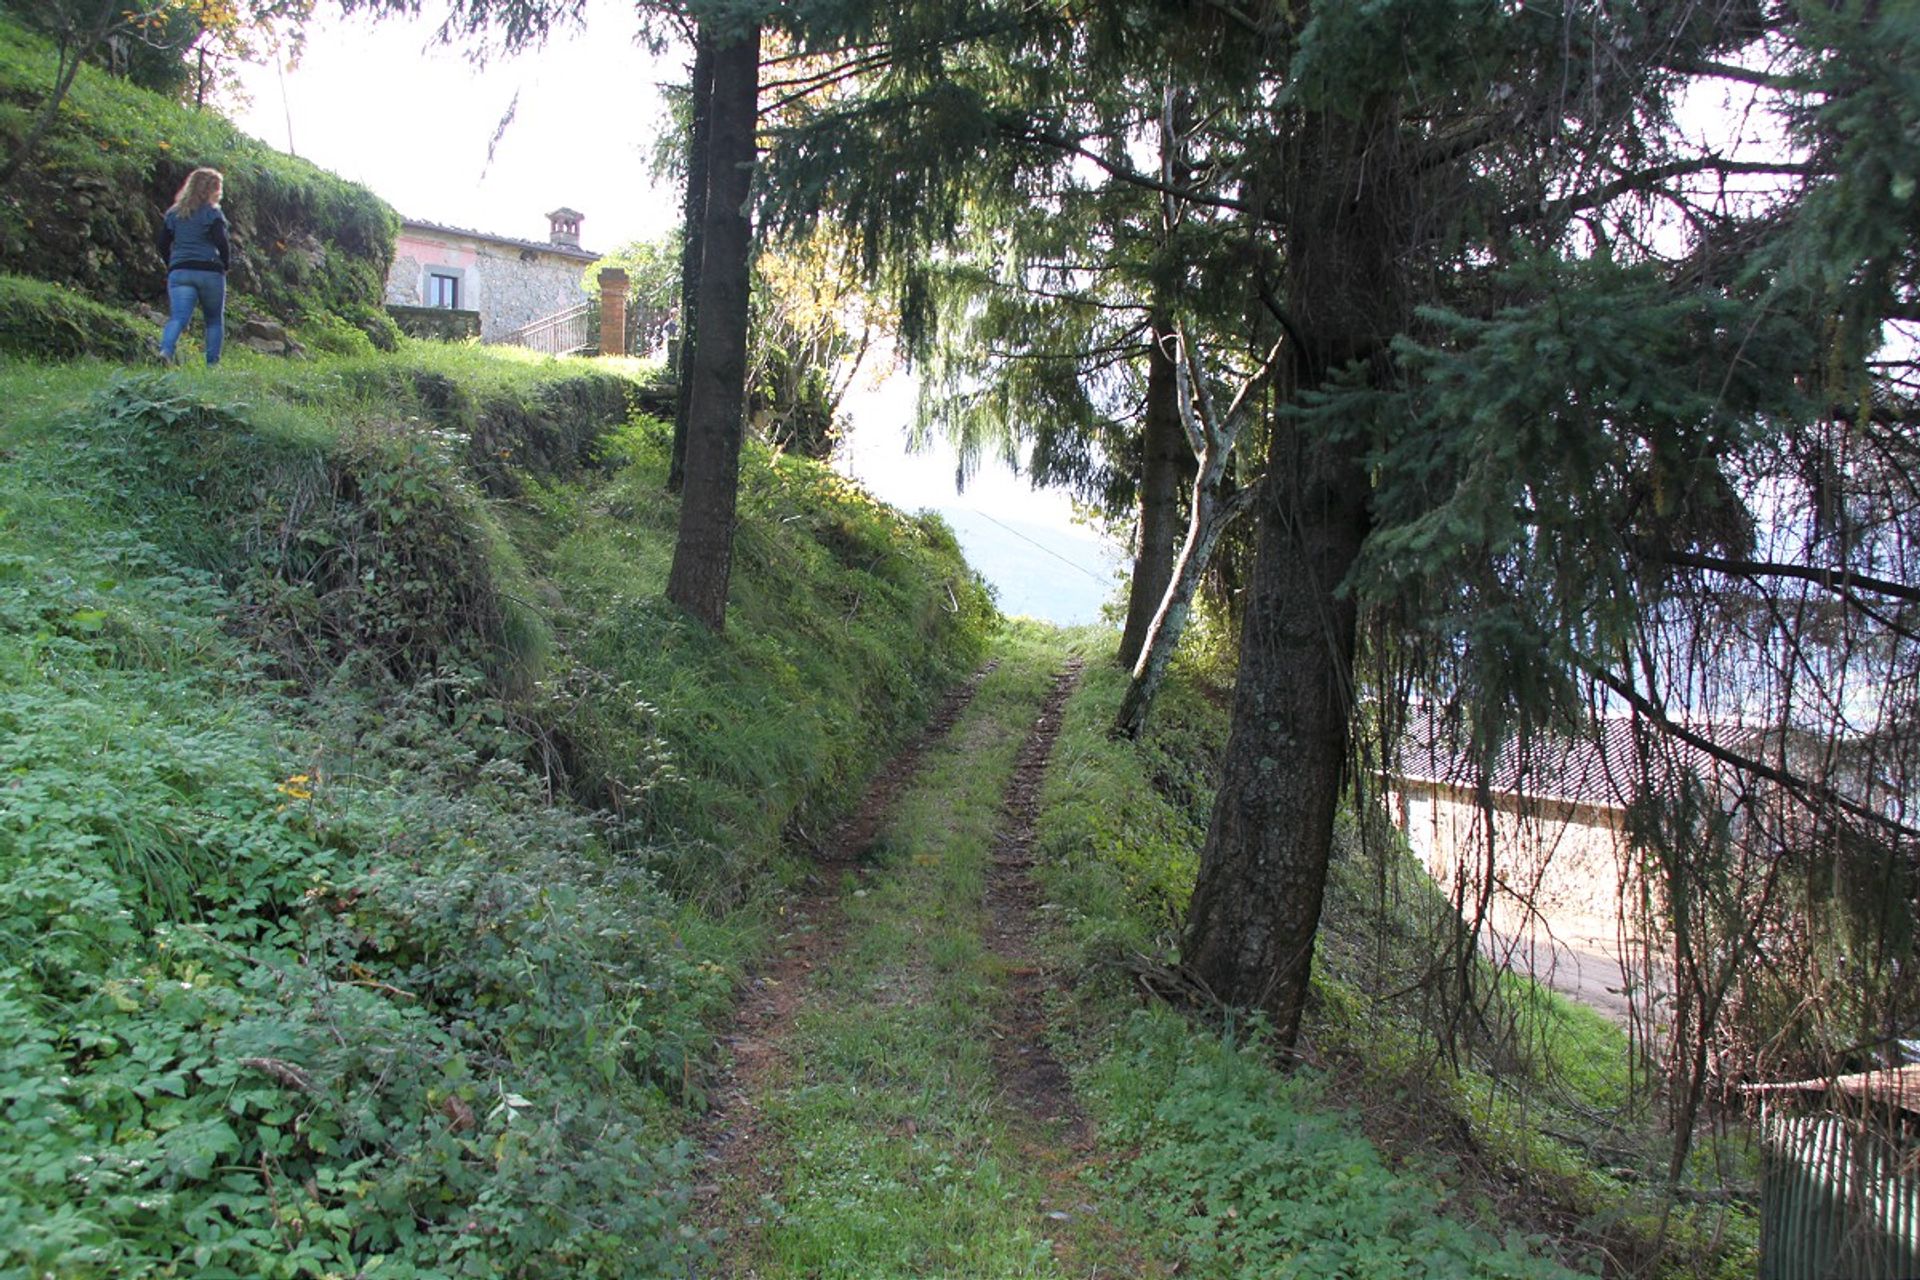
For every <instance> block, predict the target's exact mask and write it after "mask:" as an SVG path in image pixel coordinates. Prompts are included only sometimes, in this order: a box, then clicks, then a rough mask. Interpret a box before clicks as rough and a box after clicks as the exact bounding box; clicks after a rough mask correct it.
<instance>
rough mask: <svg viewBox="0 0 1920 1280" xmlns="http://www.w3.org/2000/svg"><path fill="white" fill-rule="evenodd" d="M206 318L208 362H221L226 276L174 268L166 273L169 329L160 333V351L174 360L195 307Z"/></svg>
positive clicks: (216, 272)
mask: <svg viewBox="0 0 1920 1280" xmlns="http://www.w3.org/2000/svg"><path fill="white" fill-rule="evenodd" d="M195 306H198V307H199V308H200V314H201V315H203V316H205V317H206V318H207V363H208V364H219V363H220V346H221V344H222V343H223V342H225V341H226V337H227V324H226V317H227V278H226V276H225V275H223V274H221V273H220V272H218V271H191V270H188V269H187V268H184V267H175V268H174V269H173V270H172V271H169V272H167V307H168V314H167V329H166V332H165V333H163V334H161V335H160V354H161V355H162V356H164V357H165V358H166V359H168V360H172V359H173V349H174V347H175V346H176V345H178V344H179V342H180V335H181V334H182V333H184V332H186V328H187V322H188V321H189V320H191V319H193V309H194V307H195Z"/></svg>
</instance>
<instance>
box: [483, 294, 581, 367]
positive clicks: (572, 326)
mask: <svg viewBox="0 0 1920 1280" xmlns="http://www.w3.org/2000/svg"><path fill="white" fill-rule="evenodd" d="M599 325H600V309H599V308H598V307H596V306H594V305H593V304H592V303H591V302H581V303H576V304H575V305H573V306H571V307H568V308H567V309H566V310H565V311H556V312H554V313H553V314H552V315H550V316H542V317H540V318H539V319H538V320H535V321H534V322H533V323H531V324H527V325H522V326H521V327H520V328H518V329H515V330H514V331H513V332H512V333H509V334H507V335H505V336H504V337H502V338H501V339H500V341H501V342H506V343H512V344H513V345H515V346H521V347H530V348H532V349H533V350H535V351H542V352H545V353H546V354H547V355H550V356H565V355H572V354H574V353H575V352H579V351H586V350H588V349H590V348H592V347H594V346H596V345H597V344H598V342H599V340H600V328H599Z"/></svg>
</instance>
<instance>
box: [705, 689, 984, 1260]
mask: <svg viewBox="0 0 1920 1280" xmlns="http://www.w3.org/2000/svg"><path fill="white" fill-rule="evenodd" d="M997 666H999V662H998V661H997V660H996V661H993V662H989V663H987V664H986V665H985V666H984V667H982V668H980V670H979V671H977V672H975V673H974V674H973V675H972V676H971V677H969V678H968V679H967V681H966V682H965V683H964V684H962V685H961V686H960V687H959V688H957V689H955V690H954V691H953V692H952V693H950V694H949V695H947V699H946V701H945V702H943V703H942V704H941V705H940V708H939V710H938V711H936V712H935V713H934V716H933V718H932V719H931V720H930V721H928V722H927V725H926V727H925V728H924V729H922V730H921V731H920V734H919V736H918V737H916V738H915V739H914V740H913V741H912V742H911V743H909V744H908V745H907V746H906V747H904V748H903V749H902V750H901V751H900V752H899V754H897V755H895V756H894V757H893V759H891V760H889V761H888V762H887V763H886V765H885V766H883V767H882V768H881V769H880V770H879V771H878V772H877V773H875V774H874V778H873V781H872V783H871V784H870V785H869V786H868V788H867V792H866V795H865V796H864V797H862V799H861V801H860V805H859V807H858V808H857V809H855V810H854V811H853V812H852V813H851V814H849V815H848V816H847V817H846V818H845V819H844V820H843V821H842V822H841V823H840V824H839V826H837V827H836V828H834V830H833V832H832V833H831V834H830V835H829V836H828V837H827V839H826V840H825V841H824V842H823V843H821V844H820V845H819V846H817V847H816V849H815V851H814V865H813V869H812V870H811V871H810V872H809V873H808V874H807V878H806V880H805V882H804V883H803V884H802V885H801V886H800V887H799V888H798V889H797V890H796V891H795V892H794V893H793V894H792V895H791V896H789V898H788V900H787V903H786V908H785V913H786V916H787V920H788V925H787V929H786V931H785V932H784V933H783V934H782V935H781V937H780V939H779V947H780V949H779V951H778V953H777V954H775V955H772V956H770V957H768V958H767V960H766V961H765V963H764V964H762V965H761V967H760V968H759V969H757V970H756V971H755V972H754V973H753V974H751V975H750V976H749V977H748V979H747V981H746V983H745V985H744V987H743V991H742V995H741V1000H740V1003H739V1005H738V1007H737V1008H736V1009H735V1010H734V1016H733V1021H732V1026H731V1029H730V1030H729V1031H728V1033H727V1034H725V1035H723V1036H721V1037H720V1040H719V1043H720V1046H721V1047H722V1048H723V1049H724V1050H725V1051H726V1056H727V1058H728V1060H729V1061H728V1063H727V1065H726V1066H725V1067H724V1068H722V1070H721V1071H720V1072H719V1074H718V1075H717V1076H716V1077H715V1078H714V1079H713V1080H712V1081H711V1084H710V1088H709V1091H708V1097H709V1099H710V1100H711V1105H710V1107H709V1109H708V1111H707V1113H706V1115H705V1116H703V1117H702V1118H701V1120H700V1123H699V1124H698V1125H697V1126H696V1127H695V1129H694V1133H693V1138H694V1141H695V1144H696V1145H697V1146H698V1147H699V1148H700V1150H701V1151H702V1152H703V1153H704V1155H703V1159H702V1164H703V1165H704V1167H705V1170H706V1176H705V1178H704V1180H703V1181H702V1182H701V1183H700V1184H699V1185H697V1186H696V1187H695V1188H694V1192H693V1211H692V1215H691V1216H692V1218H693V1220H694V1221H695V1222H697V1223H700V1224H701V1225H702V1226H704V1227H707V1228H719V1229H721V1230H722V1231H723V1232H724V1238H723V1240H722V1241H721V1243H720V1245H719V1246H718V1249H717V1252H718V1254H719V1259H718V1266H717V1268H716V1270H715V1272H714V1274H715V1275H737V1274H742V1273H740V1272H738V1271H737V1270H736V1268H737V1267H738V1266H740V1265H743V1264H744V1261H745V1258H746V1256H747V1246H748V1245H749V1243H750V1241H751V1240H752V1238H753V1236H754V1234H755V1231H754V1224H753V1223H752V1222H751V1221H749V1219H750V1217H751V1215H752V1213H753V1211H754V1206H755V1205H756V1204H757V1203H758V1202H759V1200H760V1199H761V1197H762V1196H763V1195H764V1194H766V1193H770V1192H772V1191H773V1190H774V1189H775V1178H774V1175H773V1172H772V1171H771V1170H769V1169H768V1168H766V1167H765V1160H764V1155H765V1145H766V1141H767V1138H766V1135H765V1134H764V1133H763V1132H762V1130H761V1126H760V1117H759V1108H758V1105H757V1103H756V1102H755V1099H756V1098H758V1097H759V1096H760V1095H761V1094H762V1093H763V1092H764V1091H765V1089H766V1086H767V1084H768V1083H769V1082H770V1081H771V1079H772V1078H773V1077H774V1075H775V1073H776V1072H778V1071H779V1069H780V1067H781V1064H782V1063H783V1061H784V1060H785V1056H786V1055H785V1049H784V1047H783V1046H784V1042H785V1040H786V1038H787V1034H788V1032H789V1031H790V1030H791V1029H792V1026H793V1022H794V1018H795V1016H796V1014H797V1013H798V1012H799V1009H800V1006H801V1004H802V1002H803V997H804V995H805V987H806V982H807V979H808V977H809V976H810V975H811V974H812V973H813V972H814V970H815V969H817V968H819V967H820V966H821V965H822V964H825V963H827V962H828V961H829V960H831V959H832V957H833V956H834V955H836V954H837V953H838V952H839V951H840V949H841V947H842V945H843V944H844V943H845V940H846V915H845V911H844V908H843V907H842V905H841V901H840V879H841V877H840V873H841V872H843V871H846V870H850V869H853V868H854V867H856V866H857V864H858V862H859V860H860V858H861V857H862V856H863V855H864V854H865V853H866V852H867V850H868V849H869V848H870V847H871V846H872V845H873V841H874V838H875V837H876V836H877V835H878V834H879V831H880V825H881V823H882V822H884V821H885V820H886V816H887V813H888V811H889V810H890V809H891V808H892V807H893V803H894V801H895V800H897V799H899V797H900V794H901V792H902V791H904V790H905V789H906V788H907V785H908V784H909V783H911V782H912V781H913V779H914V777H915V775H916V774H918V772H919V769H920V762H921V761H922V760H923V759H924V758H925V756H926V753H927V752H928V751H929V750H931V749H932V748H933V747H934V746H935V745H937V744H938V743H939V742H940V741H941V740H942V739H944V738H945V737H946V736H947V734H948V733H949V732H951V731H952V729H953V726H954V725H955V724H956V723H957V722H958V721H959V719H960V716H961V715H962V713H964V712H965V711H966V709H967V707H968V706H969V705H971V704H972V702H973V699H974V695H975V694H977V693H978V692H979V691H980V684H981V682H982V681H983V680H985V679H986V678H987V677H988V676H989V675H991V674H992V673H993V671H994V668H996V667H997Z"/></svg>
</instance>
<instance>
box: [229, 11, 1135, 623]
mask: <svg viewBox="0 0 1920 1280" xmlns="http://www.w3.org/2000/svg"><path fill="white" fill-rule="evenodd" d="M426 7H427V13H426V14H425V15H424V16H423V17H422V18H421V19H419V20H414V21H404V20H400V19H388V20H383V21H380V22H369V21H366V20H363V19H351V20H350V19H345V18H342V17H340V16H339V15H338V14H337V13H334V14H328V13H326V12H325V11H324V10H323V11H322V12H321V13H320V14H318V15H316V17H315V19H314V20H313V22H312V23H310V24H309V26H308V29H307V43H306V50H305V52H304V54H303V55H302V57H301V60H300V63H299V65H298V66H297V67H296V68H294V69H293V70H291V71H276V69H275V68H273V67H252V68H246V69H245V71H244V74H243V83H244V85H245V87H246V91H247V93H248V95H249V96H250V98H251V101H250V103H248V104H247V106H246V107H244V108H243V109H240V110H237V111H236V112H235V113H234V116H235V121H236V123H238V124H239V126H240V127H241V128H242V129H244V130H246V131H247V132H248V133H251V134H253V135H254V136H255V137H257V138H260V139H262V140H263V141H265V142H267V143H269V144H270V145H272V146H275V147H279V148H280V149H282V150H291V151H293V152H294V153H295V154H296V155H299V156H302V157H304V158H306V159H308V160H311V161H313V162H314V163H315V164H318V165H320V166H321V167H322V168H325V169H330V170H332V171H333V172H335V173H337V174H340V175H341V176H342V177H345V178H350V179H352V180H354V181H356V182H359V183H362V184H364V185H366V186H367V187H370V188H371V189H372V190H373V191H375V192H376V193H378V194H379V195H380V196H381V197H383V198H384V199H385V200H386V201H387V202H388V203H389V204H391V205H393V206H394V207H395V208H396V209H398V210H399V211H400V213H401V215H402V216H403V217H407V218H414V219H419V220H421V221H427V222H438V223H444V224H447V225H450V226H457V227H467V228H470V229H473V230H477V231H486V232H490V233H492V234H496V235H506V236H516V237H520V238H522V239H529V240H544V239H546V237H547V232H548V228H547V220H546V213H547V211H548V210H550V209H554V208H557V207H559V206H561V205H566V206H568V207H570V208H573V209H577V210H579V211H580V212H581V213H582V214H584V215H585V218H584V221H583V223H582V225H581V242H582V243H583V244H584V245H585V246H586V247H587V248H589V249H594V250H598V251H602V252H605V251H609V250H612V249H615V248H617V247H619V246H620V245H623V244H626V243H628V242H629V241H632V240H640V239H652V238H654V237H657V236H660V235H663V234H665V233H666V232H668V231H670V230H671V229H672V228H673V226H674V224H675V223H676V222H677V221H678V218H679V211H680V193H679V192H678V191H677V190H675V189H674V188H672V187H671V186H661V185H657V184H656V183H654V181H653V179H652V178H651V176H650V175H649V173H648V168H649V161H650V158H651V156H652V153H653V147H654V139H655V137H656V136H657V135H658V133H659V131H660V130H661V129H663V128H665V127H666V116H665V108H664V106H663V103H662V99H661V95H660V91H659V86H660V85H661V84H663V83H677V82H681V81H684V79H685V77H686V65H687V63H688V61H689V57H688V55H687V54H686V53H685V52H684V51H678V50H672V51H669V52H667V53H666V54H664V55H662V56H659V57H655V56H653V55H650V54H649V53H647V52H646V51H645V50H644V49H641V48H638V47H636V46H635V45H634V43H633V36H634V32H635V23H634V18H633V11H632V9H631V7H629V6H625V5H622V4H621V3H618V2H617V0H589V3H588V7H587V22H586V27H585V29H584V31H583V32H579V33H570V34H566V35H562V36H559V37H557V38H556V39H554V40H553V41H551V42H550V43H549V44H548V45H547V46H546V47H545V48H544V49H541V50H538V51H536V52H532V53H528V54H523V55H521V56H519V57H516V58H497V59H495V60H493V61H491V62H490V63H488V64H487V65H486V66H484V67H482V66H480V65H478V64H477V63H476V62H475V61H474V60H473V59H472V58H471V57H470V56H469V55H467V54H466V53H465V52H464V51H462V50H460V49H458V48H447V47H445V46H441V45H438V44H435V43H434V40H433V34H434V30H435V28H436V27H437V25H438V23H439V19H440V17H441V11H440V10H439V9H438V8H437V7H435V6H434V5H433V4H432V3H431V0H430V2H429V3H428V5H427V6H426ZM516 99H517V102H516ZM509 106H512V107H513V110H514V118H513V120H512V122H511V123H510V124H509V125H508V126H507V128H506V130H505V132H504V133H503V134H502V135H501V137H500V141H499V143H498V145H497V146H496V147H495V148H494V155H493V158H492V160H491V162H489V160H488V156H487V148H488V145H489V143H490V142H491V141H492V139H493V136H494V133H495V130H496V129H497V128H498V127H499V124H500V121H501V118H502V117H503V116H504V115H505V114H506V112H507V110H508V108H509ZM913 400H914V394H913V384H912V381H911V380H910V379H909V378H907V377H905V376H901V375H896V376H895V377H893V378H890V379H889V380H888V381H887V382H885V383H883V384H882V385H881V386H880V387H878V388H874V389H861V390H858V391H856V392H855V393H854V394H853V395H851V396H850V397H849V402H848V408H849V410H850V413H851V415H852V419H853V431H852V433H851V436H850V438H849V439H848V440H847V441H845V442H844V444H843V450H842V457H841V458H840V459H839V464H840V466H841V469H842V470H845V471H849V472H850V473H851V474H853V475H854V476H855V477H856V478H858V479H859V480H860V481H861V482H862V483H864V484H865V485H866V486H867V487H868V488H869V489H870V490H871V491H873V492H874V493H875V494H876V495H878V496H879V497H881V498H883V499H885V500H886V501H888V502H891V503H893V504H895V505H896V506H900V507H903V508H905V509H907V510H910V511H911V510H915V509H918V508H921V507H931V508H934V509H936V510H940V511H942V512H943V513H946V514H948V515H949V518H950V519H952V520H953V522H954V524H955V525H956V528H957V529H958V530H959V532H960V534H961V544H962V546H964V547H966V548H967V549H968V551H969V555H970V557H971V558H973V559H974V561H975V564H976V567H978V568H981V569H982V571H983V572H985V573H986V574H987V576H988V577H989V579H991V580H994V581H995V583H996V585H997V586H998V587H999V589H1000V593H1001V598H1002V606H1003V607H1004V608H1007V609H1009V610H1010V611H1016V612H1030V613H1035V614H1037V615H1039V616H1043V617H1048V618H1051V619H1053V620H1055V621H1059V622H1086V621H1091V620H1092V619H1093V616H1094V613H1095V611H1096V610H1097V607H1098V604H1099V601H1100V600H1101V599H1103V598H1104V597H1105V595H1106V594H1107V593H1108V592H1109V591H1110V590H1111V583H1112V563H1113V557H1114V555H1115V554H1116V550H1115V549H1114V548H1111V547H1110V546H1108V545H1107V544H1104V543H1103V542H1101V541H1100V540H1099V539H1098V538H1097V537H1095V536H1094V535H1093V533H1092V532H1091V531H1090V530H1088V529H1087V528H1085V527H1084V526H1081V525H1077V524H1075V523H1074V521H1073V515H1072V509H1071V506H1070V504H1069V503H1068V501H1067V499H1066V497H1065V496H1064V495H1062V494H1058V493H1048V492H1036V491H1034V490H1032V489H1030V488H1029V487H1028V486H1027V483H1026V480H1025V478H1024V477H1018V476H1015V475H1013V474H1011V473H1010V472H1009V471H1007V469H1006V468H1005V467H1004V466H1002V465H1000V464H999V463H997V462H994V463H989V464H987V465H986V466H984V467H983V468H982V470H981V472H980V473H979V474H978V475H976V476H974V477H973V478H972V479H971V480H969V482H968V484H967V488H966V492H965V493H964V494H960V493H957V492H956V490H955V485H954V458H953V455H952V453H951V452H950V451H949V450H947V449H946V448H944V447H941V446H936V447H934V448H932V449H930V450H928V451H926V452H922V453H909V452H908V450H907V448H906V434H907V427H908V425H909V424H910V423H911V421H912V418H913ZM976 533H978V534H979V535H980V536H981V537H982V538H984V537H986V536H991V537H992V538H994V539H995V540H996V541H997V542H998V544H999V549H998V550H997V551H996V552H995V553H993V554H988V550H987V548H986V546H985V545H984V542H983V543H981V544H980V554H978V555H975V554H974V552H975V545H976V544H975V534H976ZM1009 546H1011V547H1017V548H1020V549H1021V550H1022V551H1024V552H1026V553H1030V554H1029V558H1028V559H1027V560H1026V561H1024V562H1019V561H1016V560H1014V559H1012V558H1011V557H1010V556H1009V555H1007V554H1006V553H1005V548H1006V547H1009ZM1016 579H1018V581H1016Z"/></svg>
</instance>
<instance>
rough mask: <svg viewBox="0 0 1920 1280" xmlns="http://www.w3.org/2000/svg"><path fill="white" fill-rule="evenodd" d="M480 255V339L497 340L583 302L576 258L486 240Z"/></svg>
mask: <svg viewBox="0 0 1920 1280" xmlns="http://www.w3.org/2000/svg"><path fill="white" fill-rule="evenodd" d="M479 257H480V261H479V263H478V266H477V268H476V269H477V270H478V271H479V273H480V279H481V287H482V290H483V294H484V296H483V298H482V300H481V302H480V340H481V341H482V342H497V341H499V340H500V339H501V338H504V337H505V336H506V335H507V334H509V333H512V332H513V331H514V330H515V329H518V328H520V327H521V326H523V325H526V324H530V323H532V322H533V321H535V320H538V319H540V318H541V317H542V316H550V315H552V314H553V313H554V312H556V311H560V310H564V309H565V308H567V307H571V306H575V305H577V304H579V303H582V302H585V301H587V291H586V290H585V289H583V288H581V286H580V277H581V274H582V272H583V271H584V269H585V264H584V263H582V262H580V261H578V260H577V259H573V258H563V257H560V256H559V255H557V254H555V255H549V254H544V253H539V252H537V251H535V250H531V249H525V250H515V249H513V248H511V247H510V246H507V245H500V246H497V247H496V246H491V245H484V244H483V245H481V246H480V254H479Z"/></svg>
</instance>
